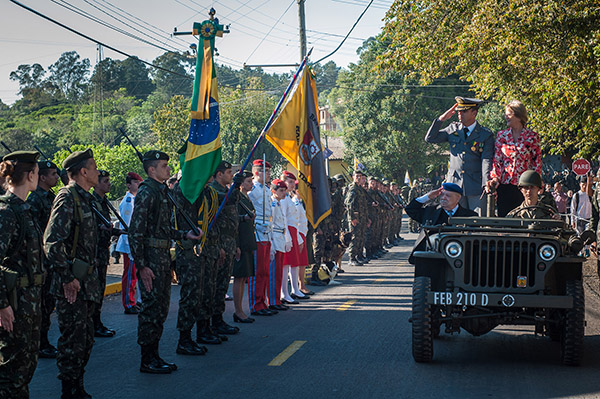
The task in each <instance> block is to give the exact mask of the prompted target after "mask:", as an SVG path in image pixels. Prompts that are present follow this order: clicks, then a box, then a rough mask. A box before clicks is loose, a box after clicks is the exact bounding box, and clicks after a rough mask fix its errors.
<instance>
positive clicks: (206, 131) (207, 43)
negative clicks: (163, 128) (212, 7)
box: [179, 20, 223, 203]
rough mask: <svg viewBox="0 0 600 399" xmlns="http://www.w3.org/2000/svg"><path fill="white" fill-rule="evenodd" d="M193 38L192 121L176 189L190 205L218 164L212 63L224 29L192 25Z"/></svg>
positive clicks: (214, 25) (207, 24) (212, 23)
mask: <svg viewBox="0 0 600 399" xmlns="http://www.w3.org/2000/svg"><path fill="white" fill-rule="evenodd" d="M193 33H194V35H198V36H199V37H200V39H199V44H198V56H197V59H196V75H195V78H194V93H193V95H192V107H191V108H192V110H191V113H192V121H191V123H190V132H189V136H188V139H187V141H186V143H185V145H184V146H183V148H182V149H181V150H180V151H179V154H180V155H179V162H180V164H181V180H180V181H179V186H180V187H181V191H182V193H183V195H184V196H185V197H186V198H187V200H188V201H190V202H192V203H193V202H195V201H196V199H198V197H199V196H200V193H201V192H202V189H203V188H204V185H205V184H206V182H207V181H208V180H209V179H210V177H211V176H212V175H213V173H214V171H215V170H216V168H217V166H218V165H219V162H221V137H220V135H219V132H220V130H221V124H220V118H219V96H218V93H217V74H216V70H215V65H214V61H213V54H214V51H215V36H219V37H221V36H223V25H218V24H217V23H215V21H213V20H206V21H204V22H202V23H198V22H195V23H194V31H193Z"/></svg>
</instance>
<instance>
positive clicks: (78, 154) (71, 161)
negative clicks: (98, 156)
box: [62, 148, 94, 170]
mask: <svg viewBox="0 0 600 399" xmlns="http://www.w3.org/2000/svg"><path fill="white" fill-rule="evenodd" d="M90 158H94V153H93V152H92V149H91V148H88V149H87V150H85V151H75V152H73V153H72V154H70V155H69V156H68V157H67V158H65V160H64V161H63V163H62V167H63V168H65V169H66V170H69V169H72V168H73V167H74V166H77V165H79V163H81V162H84V161H87V160H88V159H90Z"/></svg>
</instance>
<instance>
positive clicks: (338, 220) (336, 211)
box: [330, 188, 346, 233]
mask: <svg viewBox="0 0 600 399" xmlns="http://www.w3.org/2000/svg"><path fill="white" fill-rule="evenodd" d="M345 211H346V207H345V206H344V198H343V197H342V190H340V189H339V188H338V189H337V190H335V192H334V193H333V194H332V195H331V215H330V217H331V222H332V226H333V229H334V231H333V232H334V233H338V232H339V231H340V230H341V228H342V220H343V219H344V212H345Z"/></svg>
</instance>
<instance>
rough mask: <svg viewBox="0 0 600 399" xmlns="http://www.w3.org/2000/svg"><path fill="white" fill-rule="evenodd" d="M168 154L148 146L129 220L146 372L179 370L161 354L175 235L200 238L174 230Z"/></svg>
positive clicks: (139, 333) (163, 372) (139, 334)
mask: <svg viewBox="0 0 600 399" xmlns="http://www.w3.org/2000/svg"><path fill="white" fill-rule="evenodd" d="M168 160H169V156H168V155H167V154H165V153H164V152H161V151H154V150H153V151H148V152H146V153H145V154H144V156H143V164H144V171H145V172H146V174H147V175H148V178H147V179H146V180H144V181H143V182H142V183H141V184H140V187H139V189H138V193H137V195H136V197H135V207H134V208H133V214H132V215H131V221H130V225H129V246H130V247H131V254H132V256H133V259H135V262H136V268H137V275H138V279H139V280H141V281H142V290H141V294H142V307H141V309H140V312H139V314H138V344H139V345H140V347H141V352H142V361H141V365H140V371H141V372H143V373H153V374H168V373H171V372H172V371H174V370H177V365H175V364H174V363H167V362H165V361H164V360H163V359H162V358H161V357H160V355H159V353H158V345H159V341H160V337H161V336H162V332H163V324H164V322H165V320H166V319H167V315H168V314H169V303H170V298H171V254H170V248H171V240H183V239H186V238H187V239H189V240H199V239H200V236H196V235H195V234H194V233H193V232H191V231H188V232H185V231H182V230H175V229H173V227H172V225H171V214H172V211H173V205H172V204H170V203H169V200H168V190H169V188H168V187H167V185H166V184H165V181H166V180H167V179H168V178H169V177H170V176H171V173H170V172H171V169H170V168H169V163H168Z"/></svg>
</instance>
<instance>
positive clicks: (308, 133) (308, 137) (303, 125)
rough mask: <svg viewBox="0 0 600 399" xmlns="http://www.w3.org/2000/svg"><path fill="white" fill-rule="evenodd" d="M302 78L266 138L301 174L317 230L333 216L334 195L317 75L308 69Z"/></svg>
mask: <svg viewBox="0 0 600 399" xmlns="http://www.w3.org/2000/svg"><path fill="white" fill-rule="evenodd" d="M300 76H301V78H300V79H299V80H298V81H297V82H296V84H295V87H293V88H292V90H291V91H290V94H289V95H288V98H287V100H286V103H285V105H284V107H283V110H282V111H281V113H280V114H279V115H278V116H277V119H275V122H273V124H272V125H271V126H270V127H269V128H268V130H267V131H266V135H265V137H266V138H267V140H268V141H269V142H270V143H271V144H273V146H274V147H275V148H276V149H277V150H278V151H279V152H280V153H281V155H283V156H284V157H285V158H286V159H287V160H288V161H289V162H290V163H291V164H292V165H293V166H294V167H295V168H296V170H298V191H299V192H300V196H301V197H302V199H303V200H304V203H305V205H306V218H307V219H308V221H309V222H310V223H311V224H312V225H313V226H314V227H317V226H318V225H319V223H321V221H322V220H323V219H325V218H326V217H327V216H328V215H329V214H330V213H331V193H330V192H329V183H328V181H327V173H326V170H325V155H324V154H323V151H322V148H323V147H322V146H321V134H320V132H319V111H318V110H319V105H318V103H317V86H316V84H315V79H314V74H313V71H312V70H311V69H310V68H308V67H306V66H305V67H304V68H303V70H302V71H301V72H300Z"/></svg>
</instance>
